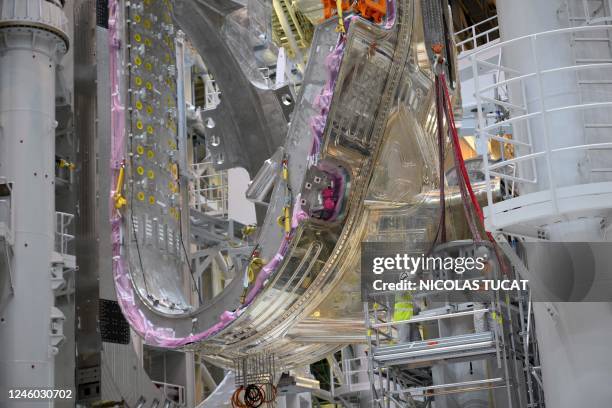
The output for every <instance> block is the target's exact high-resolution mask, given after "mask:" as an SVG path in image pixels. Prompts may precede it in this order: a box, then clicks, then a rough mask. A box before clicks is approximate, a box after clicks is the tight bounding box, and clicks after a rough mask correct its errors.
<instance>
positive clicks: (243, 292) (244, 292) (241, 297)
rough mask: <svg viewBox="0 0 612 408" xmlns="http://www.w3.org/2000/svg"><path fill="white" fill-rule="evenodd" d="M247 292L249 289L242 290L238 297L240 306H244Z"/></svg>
mask: <svg viewBox="0 0 612 408" xmlns="http://www.w3.org/2000/svg"><path fill="white" fill-rule="evenodd" d="M248 290H249V288H244V289H243V290H242V295H240V304H242V305H244V302H246V295H247V291H248Z"/></svg>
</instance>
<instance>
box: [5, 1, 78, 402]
mask: <svg viewBox="0 0 612 408" xmlns="http://www.w3.org/2000/svg"><path fill="white" fill-rule="evenodd" d="M65 25H66V17H65V15H64V13H63V10H62V8H61V3H60V2H59V0H54V1H45V0H3V1H0V180H1V182H2V183H8V185H9V188H10V191H11V193H10V203H11V220H10V225H11V226H10V228H11V230H12V236H13V243H12V251H10V253H9V255H8V256H9V263H10V276H11V281H12V288H13V295H12V296H11V297H10V298H9V301H8V303H7V305H6V307H5V308H4V309H3V310H1V311H0V345H1V346H0V389H1V390H3V391H2V392H3V393H6V390H7V389H11V388H23V387H29V388H31V387H38V388H53V386H54V379H53V371H54V368H53V358H54V354H55V353H56V352H57V349H56V347H55V345H56V344H57V338H58V335H61V325H59V326H58V324H61V320H62V316H61V313H59V310H58V309H56V308H54V294H53V290H52V287H51V263H52V256H53V251H54V240H55V185H54V184H55V170H54V167H55V127H56V121H55V78H56V65H57V64H58V62H59V60H60V58H61V57H62V56H63V55H64V54H65V53H66V51H67V47H68V38H67V35H66V34H65V33H66V31H65ZM3 198H6V197H3ZM2 272H3V273H4V272H5V271H2ZM5 399H6V395H2V397H0V401H2V403H0V405H2V406H6V407H12V406H23V403H21V402H19V401H17V402H15V401H7V402H6V404H7V405H5V404H4V400H5ZM12 404H15V405H12ZM27 404H28V406H51V403H49V402H28V403H27Z"/></svg>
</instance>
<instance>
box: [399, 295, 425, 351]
mask: <svg viewBox="0 0 612 408" xmlns="http://www.w3.org/2000/svg"><path fill="white" fill-rule="evenodd" d="M415 309H416V310H415ZM415 311H416V312H417V313H418V312H419V307H418V306H416V305H415V304H414V301H413V299H412V294H411V293H410V292H402V293H399V294H397V295H395V304H394V305H393V321H394V322H399V321H403V320H410V319H412V317H413V316H414V313H415ZM398 337H399V341H400V342H407V341H416V340H421V334H420V332H419V330H418V326H417V325H416V324H412V323H402V324H399V325H398Z"/></svg>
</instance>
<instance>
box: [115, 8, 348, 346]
mask: <svg viewBox="0 0 612 408" xmlns="http://www.w3.org/2000/svg"><path fill="white" fill-rule="evenodd" d="M119 7H120V6H119V1H118V0H109V5H108V8H109V48H110V71H111V72H110V78H111V159H110V173H111V180H112V181H111V191H110V197H109V204H110V207H109V208H111V215H110V223H111V242H112V254H113V259H112V265H113V278H114V282H115V291H116V294H117V301H118V303H119V306H120V307H121V310H122V312H123V315H124V316H125V318H126V320H127V321H128V322H129V324H130V327H131V328H132V329H133V330H134V331H135V332H137V333H138V335H139V336H141V337H142V338H143V339H144V340H145V342H146V343H147V344H149V345H153V346H158V347H166V348H177V347H182V346H185V345H187V344H190V343H194V342H198V341H201V340H204V339H206V338H208V337H210V336H212V335H214V334H216V333H218V332H220V331H221V330H223V329H224V328H226V327H227V326H228V325H229V324H230V323H231V322H232V321H234V320H235V319H236V318H238V317H239V316H240V315H241V314H242V312H243V311H244V309H245V308H246V307H247V306H248V305H249V304H250V303H251V302H252V301H253V300H254V299H255V297H256V296H257V294H258V293H259V292H260V291H261V290H262V288H263V287H264V285H265V283H266V281H267V279H268V278H269V277H270V276H271V275H272V274H273V273H274V271H275V270H276V269H277V268H278V266H279V265H280V264H281V262H282V260H283V258H284V256H285V254H286V252H287V250H288V248H289V243H290V241H291V239H292V236H293V234H292V233H293V231H294V230H295V228H297V227H298V226H299V223H300V222H302V221H303V220H305V219H307V218H308V215H307V214H306V213H305V212H304V211H303V210H302V209H301V205H300V196H299V195H298V196H297V198H296V200H295V203H294V207H293V214H292V223H291V228H292V232H291V233H290V234H287V235H285V236H284V237H283V241H282V243H281V245H280V248H279V250H278V252H277V254H276V255H275V256H274V257H273V258H272V259H271V260H270V262H268V263H267V264H266V265H265V266H264V267H263V268H262V270H261V271H260V273H259V274H258V275H257V278H256V279H255V282H254V283H253V285H252V287H251V289H250V290H249V292H248V294H247V297H246V301H245V304H244V305H242V307H241V308H240V309H238V310H236V311H225V312H223V313H222V314H221V315H220V316H219V321H218V322H217V323H216V324H214V325H213V326H211V327H210V328H208V329H207V330H205V331H203V332H200V333H197V334H190V335H189V336H186V337H176V333H175V332H174V330H173V329H171V328H167V327H157V326H155V325H154V324H153V323H152V322H151V321H150V320H148V319H147V317H146V316H145V314H144V313H143V311H142V310H140V308H139V306H138V303H137V301H136V300H137V299H136V296H137V294H136V293H135V292H134V286H133V284H132V278H131V276H130V273H129V265H128V262H127V259H126V255H125V251H124V247H123V231H124V218H123V215H122V213H121V212H120V211H119V210H117V209H115V202H114V199H113V196H114V192H115V191H116V190H117V185H116V183H117V179H118V175H119V171H120V169H121V167H122V166H123V165H124V162H125V156H126V155H125V146H126V127H125V120H126V116H125V106H124V105H123V103H122V101H121V50H122V43H121V30H122V25H121V22H120V14H119ZM344 44H345V41H344V39H343V38H341V39H340V40H339V41H338V44H337V46H336V48H335V49H334V50H333V51H332V52H331V53H330V54H329V56H328V57H327V59H326V65H327V68H328V81H327V83H326V85H325V87H324V88H323V91H322V92H321V94H320V95H319V96H318V98H317V100H316V102H315V103H316V106H317V107H318V108H319V109H320V114H319V115H317V116H315V117H313V118H312V119H311V126H312V129H313V133H314V137H313V139H314V141H313V153H316V154H318V153H319V150H320V145H321V138H322V135H323V130H324V128H325V121H326V119H327V114H328V112H329V106H330V104H331V100H332V96H333V89H334V86H335V81H336V78H337V75H338V71H339V66H340V62H341V60H342V53H343V51H344Z"/></svg>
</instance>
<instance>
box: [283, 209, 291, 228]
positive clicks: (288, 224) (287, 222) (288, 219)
mask: <svg viewBox="0 0 612 408" xmlns="http://www.w3.org/2000/svg"><path fill="white" fill-rule="evenodd" d="M289 211H290V210H289V207H285V210H284V213H285V220H284V221H285V232H286V233H287V234H289V233H290V232H291V215H290V214H289Z"/></svg>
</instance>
